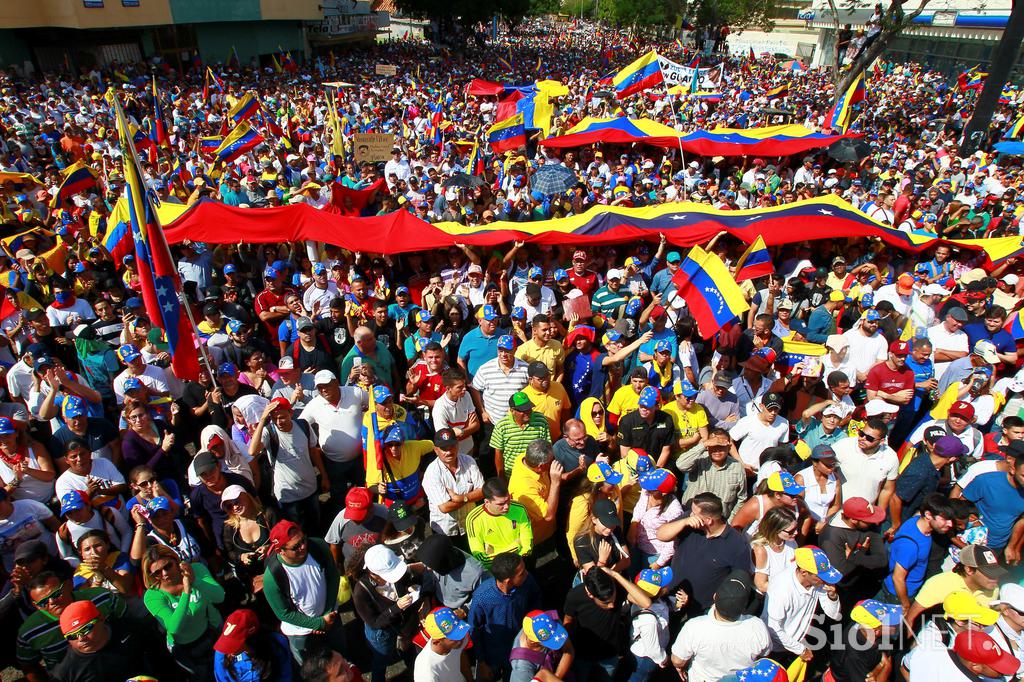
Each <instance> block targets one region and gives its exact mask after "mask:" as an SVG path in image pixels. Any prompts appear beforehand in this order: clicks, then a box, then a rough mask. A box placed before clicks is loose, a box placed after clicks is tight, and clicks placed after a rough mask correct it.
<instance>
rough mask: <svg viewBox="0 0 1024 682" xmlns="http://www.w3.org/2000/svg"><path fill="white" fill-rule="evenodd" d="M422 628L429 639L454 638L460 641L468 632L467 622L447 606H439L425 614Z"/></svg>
mask: <svg viewBox="0 0 1024 682" xmlns="http://www.w3.org/2000/svg"><path fill="white" fill-rule="evenodd" d="M423 629H424V630H426V632H427V634H428V635H429V636H430V639H446V638H447V639H454V640H456V641H460V640H463V639H465V638H466V635H468V634H469V631H470V629H471V628H470V627H469V623H467V622H466V621H464V620H462V619H461V618H459V617H458V616H456V615H455V612H454V611H452V610H451V609H449V608H447V607H439V608H436V609H434V610H433V611H431V612H430V613H428V614H427V617H426V618H424V619H423Z"/></svg>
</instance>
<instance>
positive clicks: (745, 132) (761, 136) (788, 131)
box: [710, 123, 814, 140]
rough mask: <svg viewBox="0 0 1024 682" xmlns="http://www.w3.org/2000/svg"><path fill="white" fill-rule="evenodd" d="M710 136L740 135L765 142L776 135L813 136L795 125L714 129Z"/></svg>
mask: <svg viewBox="0 0 1024 682" xmlns="http://www.w3.org/2000/svg"><path fill="white" fill-rule="evenodd" d="M710 134H712V135H742V136H743V137H745V138H748V139H751V140H767V139H768V138H770V137H775V136H776V135H785V136H787V137H807V136H808V135H813V134H814V131H813V130H810V129H808V128H805V127H803V126H802V125H799V124H797V123H789V124H786V125H778V126H767V127H765V128H714V129H713V130H711V131H710Z"/></svg>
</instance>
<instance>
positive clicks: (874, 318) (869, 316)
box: [864, 309, 882, 322]
mask: <svg viewBox="0 0 1024 682" xmlns="http://www.w3.org/2000/svg"><path fill="white" fill-rule="evenodd" d="M864 319H865V320H866V321H867V322H878V321H879V320H880V319H882V316H881V315H879V314H878V311H877V310H874V309H872V310H869V311H867V312H866V313H864Z"/></svg>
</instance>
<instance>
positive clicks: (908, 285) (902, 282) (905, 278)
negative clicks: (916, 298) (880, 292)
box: [896, 272, 915, 290]
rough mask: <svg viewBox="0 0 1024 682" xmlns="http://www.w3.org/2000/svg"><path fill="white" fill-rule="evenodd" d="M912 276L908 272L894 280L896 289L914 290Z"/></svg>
mask: <svg viewBox="0 0 1024 682" xmlns="http://www.w3.org/2000/svg"><path fill="white" fill-rule="evenodd" d="M914 281H915V280H914V276H913V275H912V274H910V273H909V272H904V273H903V274H902V275H900V276H899V277H897V278H896V288H897V289H903V290H910V289H913V288H914Z"/></svg>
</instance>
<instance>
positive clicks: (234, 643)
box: [213, 609, 260, 656]
mask: <svg viewBox="0 0 1024 682" xmlns="http://www.w3.org/2000/svg"><path fill="white" fill-rule="evenodd" d="M259 629H260V618H259V616H257V615H256V612H255V611H252V610H250V609H238V610H236V611H233V612H232V613H231V615H230V616H228V617H227V618H226V619H225V620H224V627H223V628H221V633H220V637H218V638H217V641H216V643H214V645H213V650H214V651H217V652H220V653H222V654H224V655H225V656H237V655H238V654H239V653H240V652H241V651H242V649H243V648H244V647H245V640H246V639H247V638H249V637H250V636H252V635H254V634H256V632H258V631H259Z"/></svg>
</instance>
